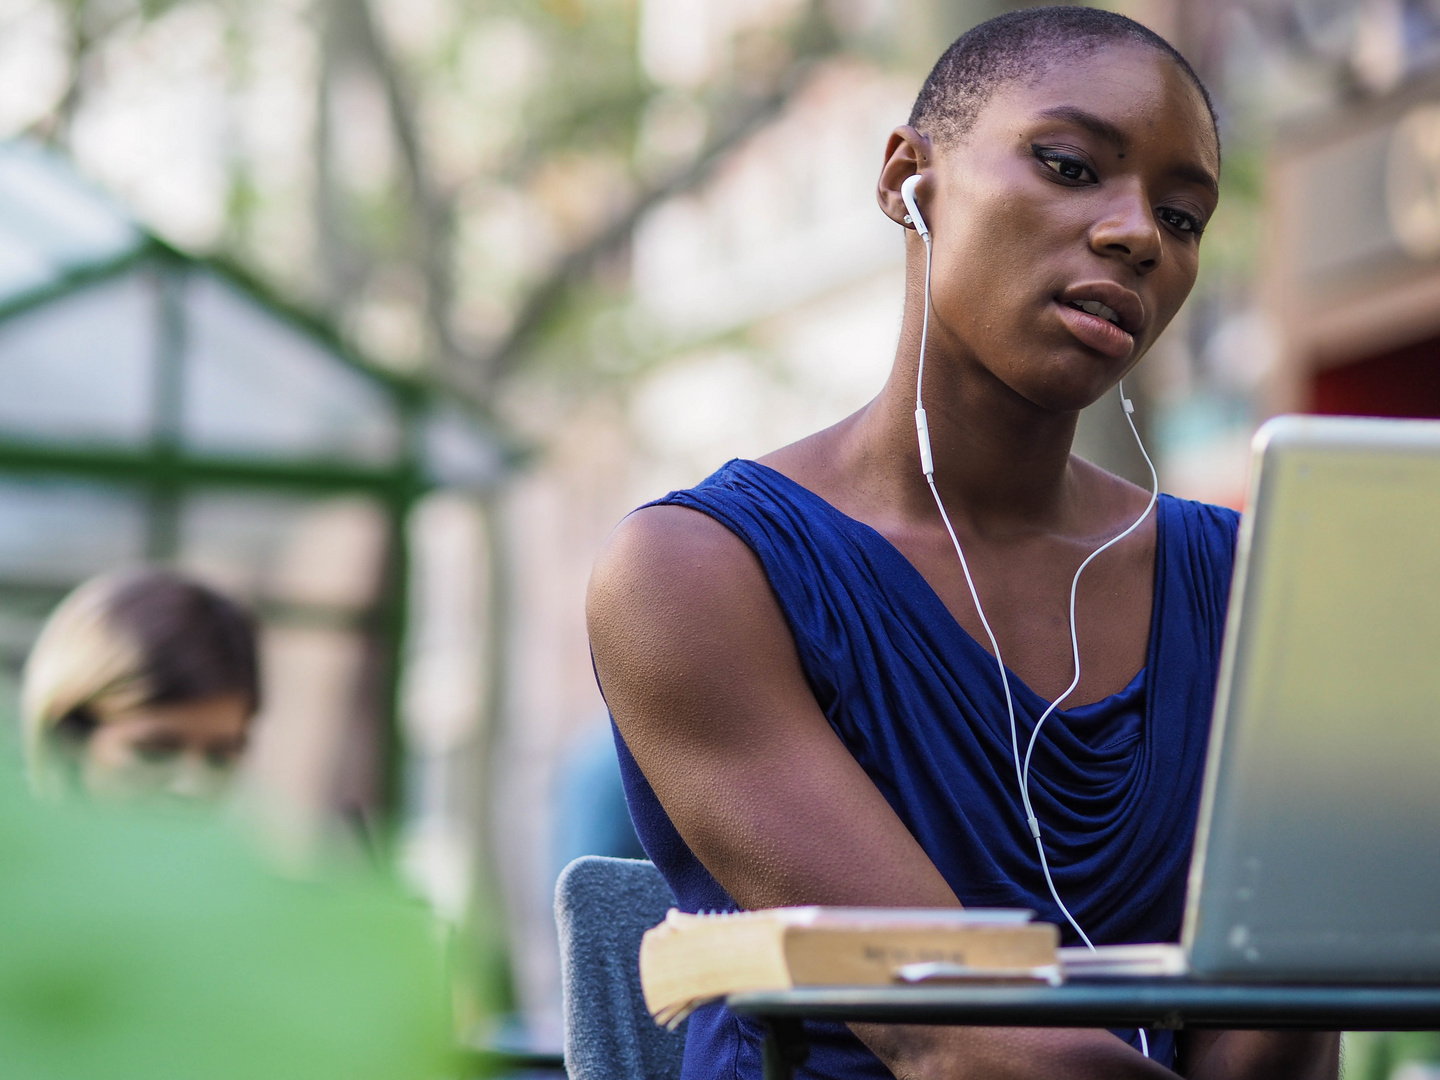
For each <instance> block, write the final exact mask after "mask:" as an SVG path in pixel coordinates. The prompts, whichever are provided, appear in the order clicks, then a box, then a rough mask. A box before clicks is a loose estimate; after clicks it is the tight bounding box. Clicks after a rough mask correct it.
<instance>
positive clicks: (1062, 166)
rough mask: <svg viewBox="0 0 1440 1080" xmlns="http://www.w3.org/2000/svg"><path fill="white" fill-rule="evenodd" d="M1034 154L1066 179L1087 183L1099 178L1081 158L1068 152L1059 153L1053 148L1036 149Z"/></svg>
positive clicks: (1097, 180) (1092, 182)
mask: <svg viewBox="0 0 1440 1080" xmlns="http://www.w3.org/2000/svg"><path fill="white" fill-rule="evenodd" d="M1035 156H1036V157H1037V158H1039V159H1040V160H1041V161H1042V162H1044V163H1045V165H1046V166H1047V167H1048V168H1050V169H1052V170H1054V171H1055V172H1057V173H1059V174H1060V175H1061V176H1063V177H1064V178H1065V179H1066V180H1071V181H1074V182H1076V183H1087V184H1094V183H1098V182H1099V179H1100V178H1099V177H1097V176H1096V175H1095V170H1094V169H1092V168H1090V166H1089V165H1086V164H1085V162H1084V160H1083V159H1081V158H1077V157H1072V156H1071V155H1069V154H1059V153H1056V152H1055V151H1054V150H1036V151H1035Z"/></svg>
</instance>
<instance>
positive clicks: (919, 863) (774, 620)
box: [587, 507, 1173, 1080]
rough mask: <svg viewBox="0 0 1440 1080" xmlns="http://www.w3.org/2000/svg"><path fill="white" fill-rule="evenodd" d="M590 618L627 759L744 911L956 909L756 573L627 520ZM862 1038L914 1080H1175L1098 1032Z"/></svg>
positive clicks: (689, 534) (721, 554)
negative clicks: (817, 684) (819, 694)
mask: <svg viewBox="0 0 1440 1080" xmlns="http://www.w3.org/2000/svg"><path fill="white" fill-rule="evenodd" d="M587 607H588V616H589V624H590V641H591V647H592V648H593V650H594V654H595V664H596V670H597V672H598V673H599V678H600V684H601V687H602V688H603V689H604V692H605V696H606V700H607V702H608V704H609V706H610V709H611V712H612V714H613V715H614V717H615V722H616V724H617V725H618V727H619V729H620V733H621V734H622V735H623V736H624V738H625V742H626V745H627V746H628V747H629V748H630V751H631V753H632V754H634V756H635V759H636V761H637V762H638V764H639V765H640V768H641V770H642V771H643V772H644V773H645V776H646V779H647V780H649V782H650V784H651V786H652V787H653V788H654V790H655V794H656V795H657V796H658V797H659V799H660V802H661V804H662V805H663V806H664V807H665V810H666V813H667V814H669V816H670V819H671V821H673V822H674V824H675V827H676V829H677V830H679V832H680V835H681V836H682V837H683V838H684V840H685V842H686V843H687V844H688V845H689V846H690V849H691V850H692V851H694V852H695V854H696V856H697V857H698V858H699V859H700V861H701V862H702V863H703V864H704V865H705V867H706V868H707V869H708V870H709V871H710V872H711V873H712V874H713V875H715V878H716V879H717V880H718V881H719V882H720V884H721V885H723V886H724V887H725V889H726V890H727V891H728V892H729V893H730V895H731V896H733V897H734V898H735V899H736V900H737V901H738V902H739V903H740V904H741V905H743V906H744V907H747V908H759V907H771V906H776V905H782V904H855V905H872V904H873V905H882V906H924V907H944V906H957V905H958V901H957V899H956V897H955V894H954V892H953V891H952V890H951V889H950V887H949V885H948V884H946V882H945V879H944V878H943V877H941V875H940V872H939V871H938V870H936V869H935V866H934V865H933V864H932V863H931V862H930V860H929V858H927V857H926V855H925V852H924V851H923V849H921V847H920V845H919V844H918V843H917V842H916V841H915V839H914V837H912V836H911V835H910V832H909V831H908V830H907V829H906V828H905V826H904V824H903V823H902V822H901V821H900V819H899V818H898V817H897V816H896V815H895V813H894V811H893V810H891V808H890V805H889V804H888V803H887V802H886V801H885V799H884V797H883V796H882V795H881V794H880V792H879V790H878V789H877V788H876V787H875V785H874V784H873V783H872V782H871V781H870V779H869V777H867V776H866V775H865V773H864V771H863V770H862V769H861V768H860V766H859V764H858V763H857V762H856V761H855V759H854V758H853V757H852V756H851V755H850V753H849V751H848V750H846V748H845V746H844V745H843V744H842V743H841V741H840V739H839V738H838V737H837V736H836V734H835V733H834V731H833V730H832V729H831V728H830V726H829V724H828V723H827V721H826V719H825V717H824V715H823V714H822V713H821V711H820V708H819V706H818V705H817V704H816V702H815V698H814V695H813V694H812V693H811V691H810V688H809V686H808V684H807V683H806V681H805V677H804V675H803V673H802V671H801V669H800V662H799V658H798V656H797V654H796V650H795V643H794V639H793V638H792V636H791V634H790V630H789V627H788V626H787V625H786V623H785V619H784V616H783V615H782V614H781V612H780V608H779V605H778V604H777V602H776V600H775V597H774V595H773V594H772V592H771V590H770V586H769V583H768V581H767V580H766V578H765V575H764V572H763V571H762V569H761V567H760V564H759V562H758V560H757V559H756V558H755V556H754V554H753V553H752V552H751V551H750V550H749V549H748V548H747V547H746V546H745V545H744V544H743V543H742V542H741V541H740V540H739V539H738V538H737V537H735V536H734V535H733V534H732V533H730V532H729V530H727V529H725V528H724V527H723V526H722V525H720V524H719V523H717V522H715V521H713V520H712V519H710V518H708V517H706V516H704V515H702V514H699V513H697V512H695V511H692V510H687V509H684V508H681V507H652V508H650V509H647V510H642V511H639V512H637V513H635V514H632V515H631V516H630V517H629V518H627V519H626V520H625V522H623V523H622V524H621V526H620V527H619V528H618V529H617V530H616V532H615V534H614V535H613V536H612V537H611V539H610V541H609V542H608V543H607V545H606V547H605V549H604V551H603V552H602V553H601V556H600V559H599V561H598V563H597V565H596V568H595V573H594V576H593V577H592V579H591V583H590V594H589V598H588V605H587ZM855 1030H856V1033H857V1034H858V1035H859V1036H860V1038H861V1039H863V1040H864V1041H865V1042H866V1043H867V1044H868V1045H869V1046H870V1047H871V1049H873V1050H874V1051H875V1053H876V1054H877V1055H878V1056H879V1057H880V1059H881V1060H882V1061H884V1062H885V1064H886V1065H887V1066H888V1067H889V1068H890V1070H891V1071H892V1072H893V1073H895V1075H896V1076H897V1077H900V1078H901V1080H909V1078H912V1077H913V1078H916V1080H941V1078H944V1080H952V1078H953V1080H962V1078H965V1077H971V1076H975V1077H980V1076H983V1077H986V1078H988V1080H994V1078H1000V1077H1015V1078H1017V1080H1018V1078H1024V1077H1046V1078H1054V1077H1074V1078H1081V1077H1096V1078H1099V1077H1110V1078H1117V1077H1118V1078H1124V1077H1137V1078H1138V1077H1146V1076H1150V1077H1165V1076H1173V1074H1171V1073H1170V1072H1168V1070H1165V1069H1163V1068H1161V1067H1160V1066H1159V1065H1156V1064H1155V1063H1154V1062H1151V1061H1147V1060H1146V1059H1145V1058H1144V1057H1142V1056H1141V1055H1140V1054H1138V1053H1136V1052H1135V1051H1134V1050H1133V1049H1131V1048H1130V1047H1128V1046H1126V1045H1125V1044H1124V1043H1122V1042H1120V1041H1119V1040H1118V1039H1116V1038H1114V1037H1113V1036H1111V1035H1109V1034H1108V1033H1106V1032H1103V1031H1073V1032H1072V1031H1025V1030H1014V1029H1005V1028H911V1027H899V1026H882V1025H856V1027H855Z"/></svg>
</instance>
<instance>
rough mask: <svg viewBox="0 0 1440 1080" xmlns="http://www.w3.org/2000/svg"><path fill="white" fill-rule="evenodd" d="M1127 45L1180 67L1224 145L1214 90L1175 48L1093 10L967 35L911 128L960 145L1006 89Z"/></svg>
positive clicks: (1004, 18) (1028, 12)
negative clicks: (1083, 55)
mask: <svg viewBox="0 0 1440 1080" xmlns="http://www.w3.org/2000/svg"><path fill="white" fill-rule="evenodd" d="M1122 44H1133V45H1145V46H1148V47H1150V48H1152V49H1154V50H1156V51H1157V52H1159V53H1161V54H1163V55H1164V56H1167V57H1169V58H1170V59H1171V60H1173V61H1174V62H1175V64H1176V65H1178V66H1179V68H1180V70H1181V71H1183V72H1184V73H1185V75H1186V76H1187V77H1188V78H1189V79H1190V81H1191V83H1193V84H1194V86H1195V89H1196V90H1198V91H1199V92H1200V97H1201V98H1202V99H1204V102H1205V108H1206V109H1207V110H1208V111H1209V113H1210V122H1211V123H1212V124H1213V125H1214V126H1215V129H1216V140H1217V142H1218V140H1219V123H1218V121H1217V120H1216V117H1215V105H1214V103H1213V102H1212V101H1211V100H1210V92H1209V91H1208V90H1206V89H1205V84H1204V83H1202V82H1201V81H1200V76H1198V75H1196V74H1195V70H1194V68H1192V67H1191V66H1190V64H1189V62H1188V61H1187V60H1186V59H1185V57H1183V56H1181V55H1180V53H1179V51H1178V50H1177V49H1176V48H1175V46H1173V45H1171V44H1170V43H1169V42H1168V41H1166V40H1165V39H1164V38H1163V37H1161V36H1160V35H1159V34H1157V33H1155V31H1153V30H1151V29H1150V28H1149V27H1146V26H1142V25H1141V24H1140V23H1138V22H1136V21H1135V20H1134V19H1127V18H1126V17H1125V16H1124V15H1117V14H1116V13H1115V12H1113V11H1101V10H1098V9H1096V8H1086V7H1038V8H1026V9H1024V10H1021V11H1012V12H1009V13H1007V14H1005V15H997V16H996V17H995V18H993V19H990V20H988V21H986V22H983V23H981V24H980V25H979V26H976V27H974V28H973V29H971V30H969V31H967V32H966V33H964V34H962V35H961V36H960V37H959V38H958V39H956V41H955V43H954V44H953V45H951V46H950V48H948V49H946V50H945V55H943V56H941V57H940V59H939V60H938V61H937V62H936V64H935V67H934V68H933V69H931V72H930V75H929V77H928V78H926V80H925V85H924V86H922V87H921V88H920V95H919V96H918V97H917V98H916V99H915V107H914V108H913V109H912V110H911V111H910V126H911V127H913V128H915V129H916V130H917V131H919V132H920V133H921V134H923V135H928V136H930V137H931V138H932V139H934V140H935V141H936V142H939V143H953V142H956V141H958V140H960V139H962V138H964V137H965V135H966V134H967V133H968V132H969V131H970V129H971V128H972V127H974V125H975V120H976V118H977V117H979V115H980V111H981V110H982V109H984V107H985V106H986V104H988V103H989V101H990V99H991V97H993V96H994V94H995V91H996V90H997V89H998V88H999V87H1000V85H1001V84H1002V83H1007V82H1015V81H1019V80H1023V79H1033V78H1037V77H1039V76H1040V75H1042V74H1043V73H1044V72H1045V71H1046V70H1047V69H1048V68H1049V67H1050V66H1051V65H1052V64H1054V63H1055V62H1056V61H1058V60H1063V59H1069V58H1071V57H1074V56H1076V55H1079V54H1081V53H1085V52H1089V51H1092V50H1094V49H1098V48H1102V47H1103V46H1106V45H1122Z"/></svg>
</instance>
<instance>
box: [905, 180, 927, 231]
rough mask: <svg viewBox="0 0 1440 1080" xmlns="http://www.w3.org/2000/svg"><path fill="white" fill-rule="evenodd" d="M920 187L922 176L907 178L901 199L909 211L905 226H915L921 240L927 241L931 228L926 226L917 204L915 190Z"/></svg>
mask: <svg viewBox="0 0 1440 1080" xmlns="http://www.w3.org/2000/svg"><path fill="white" fill-rule="evenodd" d="M919 186H920V174H919V173H918V172H917V173H916V174H915V175H914V176H908V177H906V178H905V182H904V183H903V184H901V185H900V198H902V199H904V200H905V209H906V210H908V211H909V213H907V214H906V215H905V224H906V225H914V226H915V231H916V232H917V233H919V234H920V239H922V240H925V239H928V238H929V236H930V227H929V226H928V225H926V224H925V218H924V216H923V215H922V214H921V213H920V207H919V206H918V205H917V204H916V202H915V189H916V188H917V187H919Z"/></svg>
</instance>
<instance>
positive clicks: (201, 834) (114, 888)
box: [0, 768, 448, 1080]
mask: <svg viewBox="0 0 1440 1080" xmlns="http://www.w3.org/2000/svg"><path fill="white" fill-rule="evenodd" d="M4 772H5V775H3V776H0V882H3V884H0V1046H3V1047H4V1068H3V1072H4V1075H5V1076H6V1077H7V1078H10V1080H31V1078H34V1080H41V1078H44V1080H58V1078H62V1077H63V1078H67V1080H68V1078H73V1077H86V1076H94V1077H102V1076H103V1077H106V1078H107V1080H131V1078H134V1080H141V1078H144V1080H172V1078H173V1080H195V1078H199V1077H203V1078H205V1080H288V1078H294V1080H327V1078H335V1080H341V1078H344V1080H369V1078H374V1080H381V1078H386V1080H399V1078H408V1077H429V1076H436V1075H440V1074H442V1072H443V1071H444V1070H445V1068H446V1065H447V1062H446V1058H445V1055H446V1052H447V1051H446V1046H447V1044H448V1019H447V1008H448V1006H447V1004H446V998H445V985H444V981H445V980H444V970H443V964H442V962H441V957H440V948H439V943H438V940H437V938H436V935H435V931H434V929H433V925H432V922H431V920H430V918H429V917H428V916H427V915H426V914H425V913H424V911H423V910H422V909H421V908H420V907H419V906H418V905H416V904H414V903H412V902H410V901H408V900H406V899H404V898H402V897H401V896H400V895H399V893H398V892H397V891H396V890H395V889H394V888H393V887H391V886H390V885H389V884H387V883H384V882H381V881H378V880H372V879H362V878H355V877H351V878H345V879H334V880H328V881H307V882H300V881H292V880H285V879H282V878H280V877H277V876H276V875H274V874H272V873H269V872H267V871H266V870H264V869H262V868H261V866H260V865H259V864H258V862H257V860H256V858H255V856H254V855H253V854H252V853H251V852H250V851H249V850H248V848H247V847H246V845H245V844H244V843H243V842H242V841H241V840H240V838H239V837H237V836H235V835H234V834H233V833H232V832H231V831H229V830H228V829H227V828H226V827H225V826H224V825H223V824H222V823H221V822H219V821H217V820H213V819H210V818H202V817H191V816H188V815H187V816H174V815H166V816H162V817H156V816H141V815H138V814H137V813H135V812H129V811H117V810H111V809H109V808H107V809H106V810H105V812H103V813H101V812H100V811H99V809H98V808H95V807H90V806H64V807H61V806H48V805H40V804H37V803H34V802H33V801H32V800H31V799H30V798H29V797H28V795H27V794H26V793H25V792H24V791H22V790H19V783H18V780H17V779H16V778H15V777H14V775H13V773H12V772H11V771H10V770H9V769H8V768H7V769H5V770H4Z"/></svg>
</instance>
